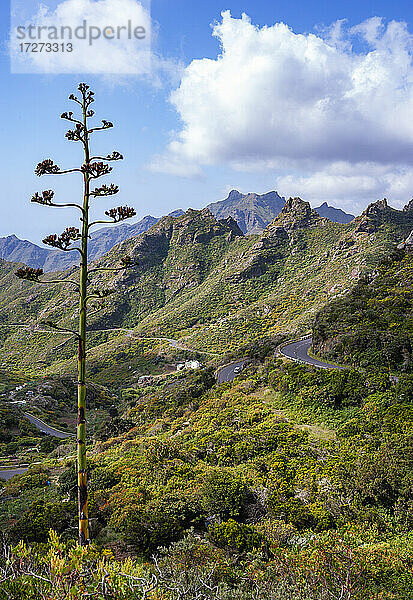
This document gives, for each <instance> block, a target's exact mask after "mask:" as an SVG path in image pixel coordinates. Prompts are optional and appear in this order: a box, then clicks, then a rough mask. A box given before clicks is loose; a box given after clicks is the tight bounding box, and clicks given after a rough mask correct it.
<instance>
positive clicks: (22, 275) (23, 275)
mask: <svg viewBox="0 0 413 600" xmlns="http://www.w3.org/2000/svg"><path fill="white" fill-rule="evenodd" d="M15 275H16V277H18V278H19V279H26V280H27V281H39V277H40V276H41V275H43V269H34V268H33V267H22V268H21V269H17V271H16V272H15Z"/></svg>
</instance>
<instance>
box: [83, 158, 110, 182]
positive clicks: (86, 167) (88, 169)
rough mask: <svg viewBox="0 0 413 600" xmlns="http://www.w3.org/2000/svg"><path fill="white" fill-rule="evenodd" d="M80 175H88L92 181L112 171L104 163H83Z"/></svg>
mask: <svg viewBox="0 0 413 600" xmlns="http://www.w3.org/2000/svg"><path fill="white" fill-rule="evenodd" d="M80 170H81V171H82V173H88V174H89V175H90V176H91V177H92V178H93V179H97V178H98V177H102V176H103V175H108V173H110V172H111V171H112V167H110V166H109V165H107V164H106V163H104V162H92V163H85V164H83V165H82V166H81V167H80Z"/></svg>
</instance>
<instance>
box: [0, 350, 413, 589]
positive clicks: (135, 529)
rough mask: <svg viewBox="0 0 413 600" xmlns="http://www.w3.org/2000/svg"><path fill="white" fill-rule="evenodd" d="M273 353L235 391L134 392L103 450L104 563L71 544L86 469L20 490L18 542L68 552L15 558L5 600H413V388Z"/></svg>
mask: <svg viewBox="0 0 413 600" xmlns="http://www.w3.org/2000/svg"><path fill="white" fill-rule="evenodd" d="M263 348H267V349H268V351H269V354H268V355H267V357H265V356H264V355H265V351H263V352H262V353H261V357H260V358H259V359H258V358H257V359H256V360H253V361H252V362H251V363H250V365H249V367H248V369H247V370H246V371H244V372H243V373H242V374H241V375H240V376H239V377H238V379H237V380H235V382H234V383H233V384H222V385H217V384H216V383H215V379H214V377H213V373H212V370H210V369H204V370H201V371H199V372H195V373H191V374H185V373H180V374H179V375H176V376H174V377H172V378H170V379H169V380H167V381H165V382H164V383H163V384H162V385H161V386H159V385H156V386H152V387H147V388H139V389H136V388H130V389H126V390H124V391H123V393H122V402H121V404H122V410H121V414H120V416H119V419H118V425H117V428H116V427H115V429H114V430H112V431H110V430H107V431H105V430H102V432H101V434H100V438H101V441H98V442H97V443H96V444H95V446H94V448H93V450H92V461H91V466H90V481H91V526H92V534H93V537H94V540H95V541H94V544H95V546H94V549H93V550H90V551H89V553H87V554H85V553H84V551H83V550H82V551H81V550H79V549H76V548H75V547H72V546H71V542H70V540H71V539H72V538H73V536H74V532H75V526H76V522H75V509H74V506H73V504H72V501H73V498H74V496H75V493H76V479H75V466H74V463H73V459H71V458H70V457H69V458H68V459H66V460H65V461H63V462H62V461H56V460H54V459H53V458H52V455H51V457H50V459H49V461H48V462H46V463H44V466H42V467H40V466H39V467H32V468H31V469H30V470H29V471H28V472H27V473H26V474H25V475H21V476H18V477H15V478H13V479H12V480H10V482H7V483H6V484H5V486H4V494H5V495H6V497H8V498H9V500H8V502H7V503H6V506H7V510H5V508H3V509H2V515H1V519H2V522H3V523H4V529H5V531H7V535H8V537H9V539H10V540H11V541H12V542H14V543H15V544H16V543H17V542H18V541H19V540H20V539H21V538H23V540H25V541H26V542H27V543H31V544H33V543H37V544H39V543H45V542H47V537H48V530H49V529H54V530H56V531H57V532H58V533H59V534H60V535H61V536H62V537H61V540H60V541H59V540H58V538H56V537H52V538H51V541H50V542H48V543H47V544H46V545H35V549H34V550H33V548H32V549H31V550H30V552H29V551H28V550H27V549H26V548H25V547H24V546H22V545H20V546H18V547H17V548H16V549H15V550H14V551H13V556H14V558H13V560H12V562H10V560H9V561H8V562H7V563H3V566H2V567H1V568H2V569H3V572H4V573H5V574H6V575H7V570H8V569H9V571H10V569H11V568H13V569H14V574H15V576H14V578H11V579H6V580H5V582H4V583H3V584H2V585H3V589H4V592H3V593H4V596H3V597H4V598H9V597H11V598H23V599H24V598H49V597H51V596H50V594H51V591H50V590H53V594H55V596H53V597H56V598H69V597H72V598H76V597H80V596H76V594H80V590H81V589H83V588H82V586H86V587H85V589H87V591H88V592H89V593H94V594H96V596H95V597H97V598H102V599H104V598H105V593H106V594H107V597H108V594H109V592H110V593H111V594H112V596H113V597H116V598H134V597H141V596H142V597H143V592H142V590H144V589H146V588H147V590H148V592H147V596H146V597H147V598H153V599H155V598H156V599H161V598H164V599H165V600H166V599H170V598H181V597H185V596H183V593H184V591H185V589H186V590H187V592H186V593H187V596H186V597H187V598H190V599H195V598H198V597H205V598H216V599H218V598H228V599H229V598H239V599H248V600H253V599H256V598H259V599H261V598H262V599H264V598H270V599H285V600H287V599H292V598H298V599H300V598H302V599H304V598H306V599H309V600H316V599H317V600H318V599H324V598H325V599H333V598H336V597H340V594H341V595H342V597H343V598H360V599H361V598H366V597H368V598H372V599H373V598H377V599H379V598H380V599H382V598H389V599H390V598H392V599H408V598H412V595H411V590H412V589H413V578H412V571H411V568H412V565H413V545H412V538H411V529H412V525H413V506H412V501H411V489H412V479H411V473H412V462H413V410H412V407H413V379H412V378H411V377H409V376H404V377H402V378H400V381H399V382H398V383H397V384H396V385H391V382H390V380H389V378H388V376H387V374H386V373H385V372H383V373H376V374H372V375H371V376H370V377H368V378H366V377H365V376H362V375H361V374H360V373H359V372H358V371H345V372H334V371H331V372H330V371H317V370H312V369H307V368H306V367H303V366H298V365H294V364H288V363H282V362H281V361H279V360H275V359H274V358H273V351H272V350H273V349H272V348H271V344H269V343H268V344H266V345H264V346H263ZM263 348H262V350H263ZM119 421H120V422H119ZM113 433H115V435H116V436H117V437H111V436H112V435H113ZM159 546H163V547H169V549H168V550H158V548H159ZM125 552H126V553H127V554H128V555H130V556H132V557H133V560H128V561H126V562H124V559H122V558H120V557H121V556H124V555H125ZM154 553H155V554H157V555H158V559H157V561H156V562H155V563H154V562H153V561H152V560H150V561H149V562H148V559H149V558H150V557H151V556H152V555H153V554H154ZM116 556H117V557H118V558H115V557H116ZM142 559H143V562H142ZM10 565H13V567H11V566H10ZM30 572H32V573H33V572H34V573H37V574H38V575H39V576H41V577H43V578H44V579H37V580H36V579H33V576H31V575H30V574H29V573H30ZM105 573H106V575H105ZM103 579H104V581H103ZM25 582H26V583H27V585H26V584H25ZM48 582H49V583H48ZM65 586H66V587H67V586H69V588H68V589H70V586H71V587H72V592H71V593H72V596H70V595H68V592H64V589H65ZM105 586H106V587H105ZM139 586H141V587H139ZM172 588H173V589H172ZM73 590H74V591H73ZM76 590H77V591H76ZM105 590H106V591H105ZM139 590H140V591H139ZM149 590H152V591H149ZM65 593H66V596H65V595H64V594H65ZM13 594H14V595H13ZM48 594H49V595H48ZM134 594H135V595H134ZM136 594H138V595H136ZM139 594H141V596H140V595H139ZM197 594H198V596H197ZM200 594H203V596H202V595H200ZM109 597H110V596H109ZM0 598H2V596H1V595H0Z"/></svg>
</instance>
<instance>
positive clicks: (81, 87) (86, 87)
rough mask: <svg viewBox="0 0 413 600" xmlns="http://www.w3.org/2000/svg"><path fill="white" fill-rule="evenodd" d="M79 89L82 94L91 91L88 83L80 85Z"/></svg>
mask: <svg viewBox="0 0 413 600" xmlns="http://www.w3.org/2000/svg"><path fill="white" fill-rule="evenodd" d="M77 89H78V90H79V92H82V94H84V93H85V92H87V90H88V89H89V86H88V84H87V83H79V85H78V87H77Z"/></svg>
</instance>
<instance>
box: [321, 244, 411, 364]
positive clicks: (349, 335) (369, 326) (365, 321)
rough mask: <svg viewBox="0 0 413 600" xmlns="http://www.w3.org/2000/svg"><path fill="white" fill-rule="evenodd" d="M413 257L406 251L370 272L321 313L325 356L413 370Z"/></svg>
mask: <svg viewBox="0 0 413 600" xmlns="http://www.w3.org/2000/svg"><path fill="white" fill-rule="evenodd" d="M412 334H413V255H412V254H410V253H407V254H406V253H404V252H402V251H400V252H397V253H395V254H394V255H392V256H390V257H389V258H388V259H387V260H386V261H384V262H383V263H382V264H381V265H380V266H379V267H378V268H377V269H375V270H374V271H373V272H372V273H369V274H366V275H365V276H364V277H362V278H361V280H360V281H359V282H358V283H357V285H356V286H355V287H354V288H353V289H352V290H351V291H350V293H348V294H347V295H345V296H344V297H342V298H338V299H336V300H335V301H333V302H331V303H330V304H328V305H327V306H325V307H324V308H323V309H322V310H321V311H320V313H319V314H318V315H317V318H316V321H315V324H314V329H313V346H314V348H315V350H316V351H318V352H320V353H322V354H323V355H325V356H327V357H330V358H333V359H334V360H339V361H341V362H346V363H350V364H355V365H359V366H361V367H364V368H368V369H369V370H372V369H373V370H376V369H381V368H383V366H385V367H387V369H388V370H391V371H395V372H411V371H412V367H413V360H412V351H413V349H412Z"/></svg>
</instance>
